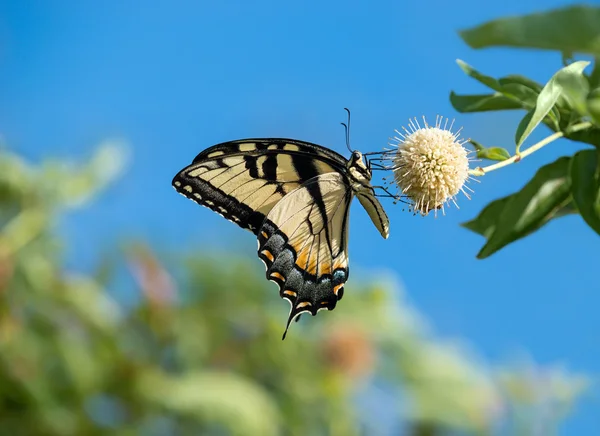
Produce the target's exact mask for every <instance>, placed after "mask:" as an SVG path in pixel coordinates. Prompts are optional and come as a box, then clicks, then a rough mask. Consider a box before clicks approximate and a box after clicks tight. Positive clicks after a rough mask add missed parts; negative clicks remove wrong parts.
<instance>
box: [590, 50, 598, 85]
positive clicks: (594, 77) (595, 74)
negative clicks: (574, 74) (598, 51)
mask: <svg viewBox="0 0 600 436" xmlns="http://www.w3.org/2000/svg"><path fill="white" fill-rule="evenodd" d="M588 83H589V84H590V89H594V88H598V87H600V56H596V57H595V58H594V69H593V70H592V73H591V74H590V75H589V76H588Z"/></svg>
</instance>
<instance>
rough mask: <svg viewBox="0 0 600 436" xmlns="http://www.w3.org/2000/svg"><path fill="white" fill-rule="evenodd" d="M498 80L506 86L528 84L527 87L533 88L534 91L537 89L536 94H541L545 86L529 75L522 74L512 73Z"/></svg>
mask: <svg viewBox="0 0 600 436" xmlns="http://www.w3.org/2000/svg"><path fill="white" fill-rule="evenodd" d="M498 82H499V83H500V84H501V85H502V86H506V85H510V84H518V85H523V86H526V87H527V88H529V89H531V90H532V91H535V93H536V95H537V94H539V93H540V91H541V90H542V88H543V86H542V85H541V84H540V83H538V82H536V81H535V80H531V79H530V78H528V77H525V76H521V75H520V74H510V75H508V76H505V77H502V78H500V79H498Z"/></svg>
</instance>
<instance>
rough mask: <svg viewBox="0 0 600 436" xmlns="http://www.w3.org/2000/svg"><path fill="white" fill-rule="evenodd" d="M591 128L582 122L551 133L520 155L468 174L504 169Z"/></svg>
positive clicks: (478, 168)
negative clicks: (554, 142) (570, 135)
mask: <svg viewBox="0 0 600 436" xmlns="http://www.w3.org/2000/svg"><path fill="white" fill-rule="evenodd" d="M591 126H592V123H591V122H589V121H586V122H583V123H579V124H575V125H574V126H572V127H571V128H569V129H567V130H566V131H565V132H556V133H553V134H552V135H550V136H548V137H546V138H544V139H542V140H541V141H540V142H538V143H536V144H534V145H532V146H531V147H529V148H528V149H526V150H524V151H522V152H520V153H517V154H515V155H514V156H512V157H510V158H509V159H506V160H503V161H501V162H498V163H495V164H493V165H489V166H487V167H484V168H481V167H477V168H475V169H473V170H470V171H469V174H470V175H472V176H484V175H486V174H487V173H489V172H490V171H494V170H497V169H498V168H502V167H505V166H507V165H510V164H513V163H515V162H519V161H520V160H521V159H523V158H524V157H527V156H529V155H530V154H532V153H535V152H536V151H538V150H539V149H540V148H542V147H545V146H546V145H548V144H550V143H551V142H553V141H556V140H557V139H559V138H562V137H563V136H565V135H566V134H568V133H575V132H578V131H580V130H584V129H587V128H588V127H591Z"/></svg>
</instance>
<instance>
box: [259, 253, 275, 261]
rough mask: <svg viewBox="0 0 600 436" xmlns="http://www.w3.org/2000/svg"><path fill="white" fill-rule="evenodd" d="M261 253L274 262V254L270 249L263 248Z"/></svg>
mask: <svg viewBox="0 0 600 436" xmlns="http://www.w3.org/2000/svg"><path fill="white" fill-rule="evenodd" d="M260 254H262V255H263V256H265V257H266V258H267V259H269V261H270V262H273V259H274V257H273V254H272V253H271V252H270V251H269V250H263V251H261V252H260Z"/></svg>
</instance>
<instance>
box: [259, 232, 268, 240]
mask: <svg viewBox="0 0 600 436" xmlns="http://www.w3.org/2000/svg"><path fill="white" fill-rule="evenodd" d="M260 235H261V236H262V237H263V238H266V237H267V236H269V235H267V232H265V231H264V230H263V231H262V232H260Z"/></svg>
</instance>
